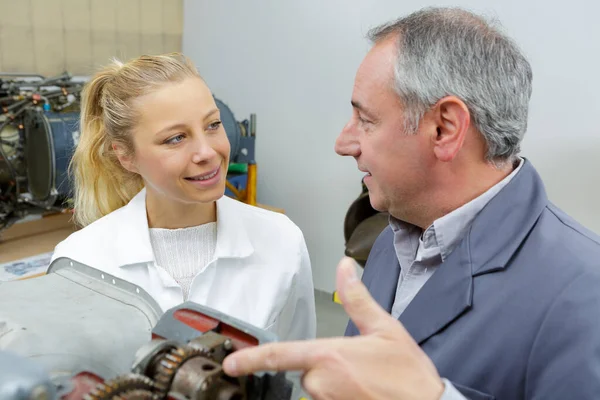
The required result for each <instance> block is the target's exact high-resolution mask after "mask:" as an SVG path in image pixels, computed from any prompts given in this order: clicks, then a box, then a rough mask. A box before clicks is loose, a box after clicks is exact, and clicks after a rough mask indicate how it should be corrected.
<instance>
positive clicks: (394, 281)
mask: <svg viewBox="0 0 600 400" xmlns="http://www.w3.org/2000/svg"><path fill="white" fill-rule="evenodd" d="M377 242H379V243H384V245H382V246H373V250H372V251H371V254H369V258H368V260H367V264H366V265H365V272H364V276H363V282H364V284H365V285H366V286H367V287H369V288H371V295H372V296H373V298H374V299H375V301H376V302H377V303H378V304H379V305H380V306H381V307H382V308H383V309H384V310H386V311H387V312H388V313H389V312H391V311H392V306H393V305H394V298H395V294H396V287H397V285H398V277H399V276H400V264H399V263H398V257H396V251H395V250H394V246H393V245H392V246H389V245H387V244H388V243H392V244H393V243H394V232H393V231H392V229H391V228H390V227H387V228H386V229H385V230H384V231H383V232H382V233H381V236H380V237H379V238H378V239H377ZM372 285H374V286H372Z"/></svg>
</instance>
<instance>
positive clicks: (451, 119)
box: [432, 96, 471, 161]
mask: <svg viewBox="0 0 600 400" xmlns="http://www.w3.org/2000/svg"><path fill="white" fill-rule="evenodd" d="M432 111H433V115H432V118H433V121H434V123H435V125H436V135H435V137H434V138H432V140H433V142H434V153H435V155H436V157H437V158H438V159H439V160H440V161H452V160H453V159H454V157H456V155H457V154H458V152H459V150H460V149H461V148H462V145H463V143H464V140H465V137H466V135H467V131H468V129H469V126H470V123H471V116H470V113H469V109H468V108H467V106H466V105H465V103H463V102H462V100H460V99H459V98H457V97H455V96H447V97H444V98H443V99H441V100H440V101H438V103H437V104H436V105H435V106H434V108H433V110H432Z"/></svg>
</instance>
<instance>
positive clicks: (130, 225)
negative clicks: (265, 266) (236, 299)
mask: <svg viewBox="0 0 600 400" xmlns="http://www.w3.org/2000/svg"><path fill="white" fill-rule="evenodd" d="M236 202H237V200H234V199H231V198H229V197H227V196H222V197H221V198H220V199H218V200H217V243H216V248H215V253H214V257H215V258H243V257H247V256H249V255H251V254H252V253H253V252H254V247H253V246H252V243H251V241H250V238H249V235H248V232H247V230H246V229H245V226H244V224H243V223H242V216H241V215H240V208H239V206H240V205H238V204H236ZM114 217H115V218H118V220H119V230H118V232H117V237H118V241H117V243H119V246H118V249H117V250H116V252H117V254H118V256H119V265H120V266H126V265H132V264H139V263H148V262H154V261H155V259H154V251H153V249H152V244H151V242H150V233H149V227H148V217H147V214H146V188H143V189H142V190H141V191H140V192H139V193H138V194H137V195H135V196H134V197H133V198H132V199H131V201H130V202H129V203H128V204H127V205H125V206H124V207H123V208H122V209H120V210H117V211H116V212H115V215H114Z"/></svg>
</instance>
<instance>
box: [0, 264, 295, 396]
mask: <svg viewBox="0 0 600 400" xmlns="http://www.w3.org/2000/svg"><path fill="white" fill-rule="evenodd" d="M0 288H1V290H0V302H1V303H2V304H3V307H2V310H0V398H1V399H3V400H4V399H6V400H21V399H23V400H25V399H27V400H29V399H30V398H31V396H32V395H35V396H38V398H39V399H40V400H42V399H45V400H82V399H86V400H107V399H111V400H117V399H142V400H145V399H152V400H167V399H168V400H179V399H186V400H193V399H219V400H289V399H290V398H291V395H292V383H291V381H289V380H287V379H286V374H285V373H267V372H262V373H257V374H254V375H250V376H246V377H240V378H232V377H229V376H227V375H225V373H224V371H223V368H222V363H223V360H224V359H225V357H226V356H227V355H229V354H231V353H232V352H234V351H237V350H239V349H242V348H245V347H248V346H256V345H259V344H262V343H267V342H272V341H275V340H277V338H276V336H274V335H273V334H272V333H269V332H267V331H263V330H261V329H258V328H256V327H254V326H252V325H249V324H247V323H244V322H243V321H240V320H237V319H235V318H233V317H230V316H228V315H226V314H223V313H220V312H218V311H216V310H213V309H210V308H208V307H204V306H201V305H199V304H195V303H191V302H186V303H184V304H182V305H180V306H178V307H174V308H173V309H170V310H167V311H166V312H164V313H162V315H161V314H160V313H161V311H160V308H158V305H157V304H156V303H155V302H154V300H153V299H152V298H150V297H149V296H148V294H147V293H145V292H144V291H143V290H142V289H141V288H139V287H136V286H135V285H132V284H130V283H128V282H126V281H122V280H120V279H119V278H117V277H113V276H110V275H108V274H106V273H104V272H101V271H98V270H95V269H93V268H91V267H89V266H86V265H83V264H79V263H77V262H75V261H73V260H70V259H68V258H59V259H57V260H55V261H54V262H53V263H52V264H51V266H50V268H49V269H48V274H47V275H45V276H42V277H39V278H35V279H30V280H24V281H13V282H2V283H0ZM31 304H35V307H31V306H26V307H25V306H24V305H31ZM24 310H26V312H25V311H24ZM159 316H160V318H159ZM57 321H59V322H60V323H57ZM2 350H8V351H11V352H12V353H14V354H15V356H14V357H15V358H16V359H17V362H16V361H14V360H11V359H8V358H7V357H10V353H4V352H2ZM5 360H8V361H5ZM19 360H20V361H19ZM34 360H35V362H34ZM132 361H133V362H132ZM5 369H6V372H5V371H4V370H5ZM15 388H17V389H18V390H16V389H15ZM4 394H6V395H4ZM23 396H26V397H23ZM40 396H41V397H40ZM44 396H45V397H44Z"/></svg>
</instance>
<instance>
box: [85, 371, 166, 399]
mask: <svg viewBox="0 0 600 400" xmlns="http://www.w3.org/2000/svg"><path fill="white" fill-rule="evenodd" d="M153 390H154V382H153V381H152V380H151V379H150V378H148V377H147V376H144V375H138V374H132V373H130V374H125V375H121V376H118V377H116V378H114V379H111V380H108V381H105V382H103V383H100V384H99V385H98V386H96V387H95V388H94V390H92V391H91V392H90V393H88V394H86V395H85V396H84V397H83V400H113V399H114V398H115V397H116V396H121V395H127V394H131V392H136V391H137V392H139V391H142V392H150V393H152V391H153Z"/></svg>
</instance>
